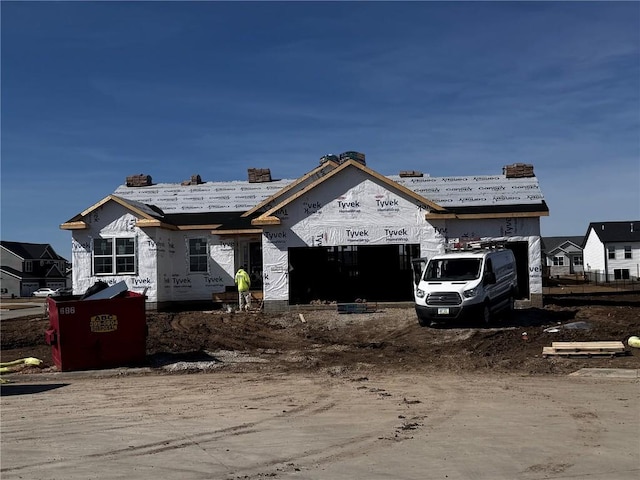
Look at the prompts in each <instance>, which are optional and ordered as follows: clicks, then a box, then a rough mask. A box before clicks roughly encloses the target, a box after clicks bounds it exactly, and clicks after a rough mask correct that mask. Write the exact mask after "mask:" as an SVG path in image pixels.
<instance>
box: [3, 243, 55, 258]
mask: <svg viewBox="0 0 640 480" xmlns="http://www.w3.org/2000/svg"><path fill="white" fill-rule="evenodd" d="M0 243H1V244H2V246H3V247H5V248H6V249H7V250H9V251H11V252H13V253H15V254H16V255H18V256H19V257H21V258H24V259H28V260H33V259H40V258H49V256H50V258H52V259H54V260H66V259H65V258H64V257H61V256H60V255H58V254H57V253H56V252H55V250H54V249H53V248H52V247H51V245H49V244H48V243H25V242H9V241H5V240H2V241H1V242H0ZM47 252H48V253H49V255H46V253H47Z"/></svg>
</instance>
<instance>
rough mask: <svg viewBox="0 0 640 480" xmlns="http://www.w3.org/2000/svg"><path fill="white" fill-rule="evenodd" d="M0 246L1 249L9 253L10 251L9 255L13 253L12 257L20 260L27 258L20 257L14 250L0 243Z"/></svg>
mask: <svg viewBox="0 0 640 480" xmlns="http://www.w3.org/2000/svg"><path fill="white" fill-rule="evenodd" d="M1 247H2V249H3V250H6V251H7V252H9V253H10V254H11V255H13V256H14V257H16V258H19V259H20V260H27V259H26V258H24V257H21V256H20V255H18V254H17V253H16V252H14V251H13V250H10V249H8V248H7V247H5V246H4V245H1ZM30 260H32V259H30Z"/></svg>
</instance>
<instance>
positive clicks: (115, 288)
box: [84, 280, 129, 300]
mask: <svg viewBox="0 0 640 480" xmlns="http://www.w3.org/2000/svg"><path fill="white" fill-rule="evenodd" d="M127 290H129V287H127V282H125V281H124V280H121V281H119V282H118V283H116V284H115V285H111V286H110V287H108V288H105V289H104V290H100V291H99V292H98V293H94V294H93V295H91V296H90V297H87V298H85V299H84V300H103V299H107V298H115V297H117V296H118V295H120V294H122V293H124V292H126V291H127Z"/></svg>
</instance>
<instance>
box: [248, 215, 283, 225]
mask: <svg viewBox="0 0 640 480" xmlns="http://www.w3.org/2000/svg"><path fill="white" fill-rule="evenodd" d="M251 225H256V226H261V225H280V219H279V218H278V217H274V216H262V215H261V216H259V217H258V218H254V219H253V220H251Z"/></svg>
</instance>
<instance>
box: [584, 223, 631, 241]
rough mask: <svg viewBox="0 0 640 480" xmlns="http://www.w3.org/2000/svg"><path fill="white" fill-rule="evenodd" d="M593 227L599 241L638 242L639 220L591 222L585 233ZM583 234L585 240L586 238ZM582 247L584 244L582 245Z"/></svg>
mask: <svg viewBox="0 0 640 480" xmlns="http://www.w3.org/2000/svg"><path fill="white" fill-rule="evenodd" d="M591 229H593V231H594V233H595V234H596V235H597V236H598V238H599V239H600V241H601V242H603V243H605V242H640V220H630V221H627V222H591V223H590V224H589V227H588V228H587V235H589V232H590V231H591ZM587 235H585V237H584V238H585V241H586V239H587ZM582 246H583V247H584V245H582Z"/></svg>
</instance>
